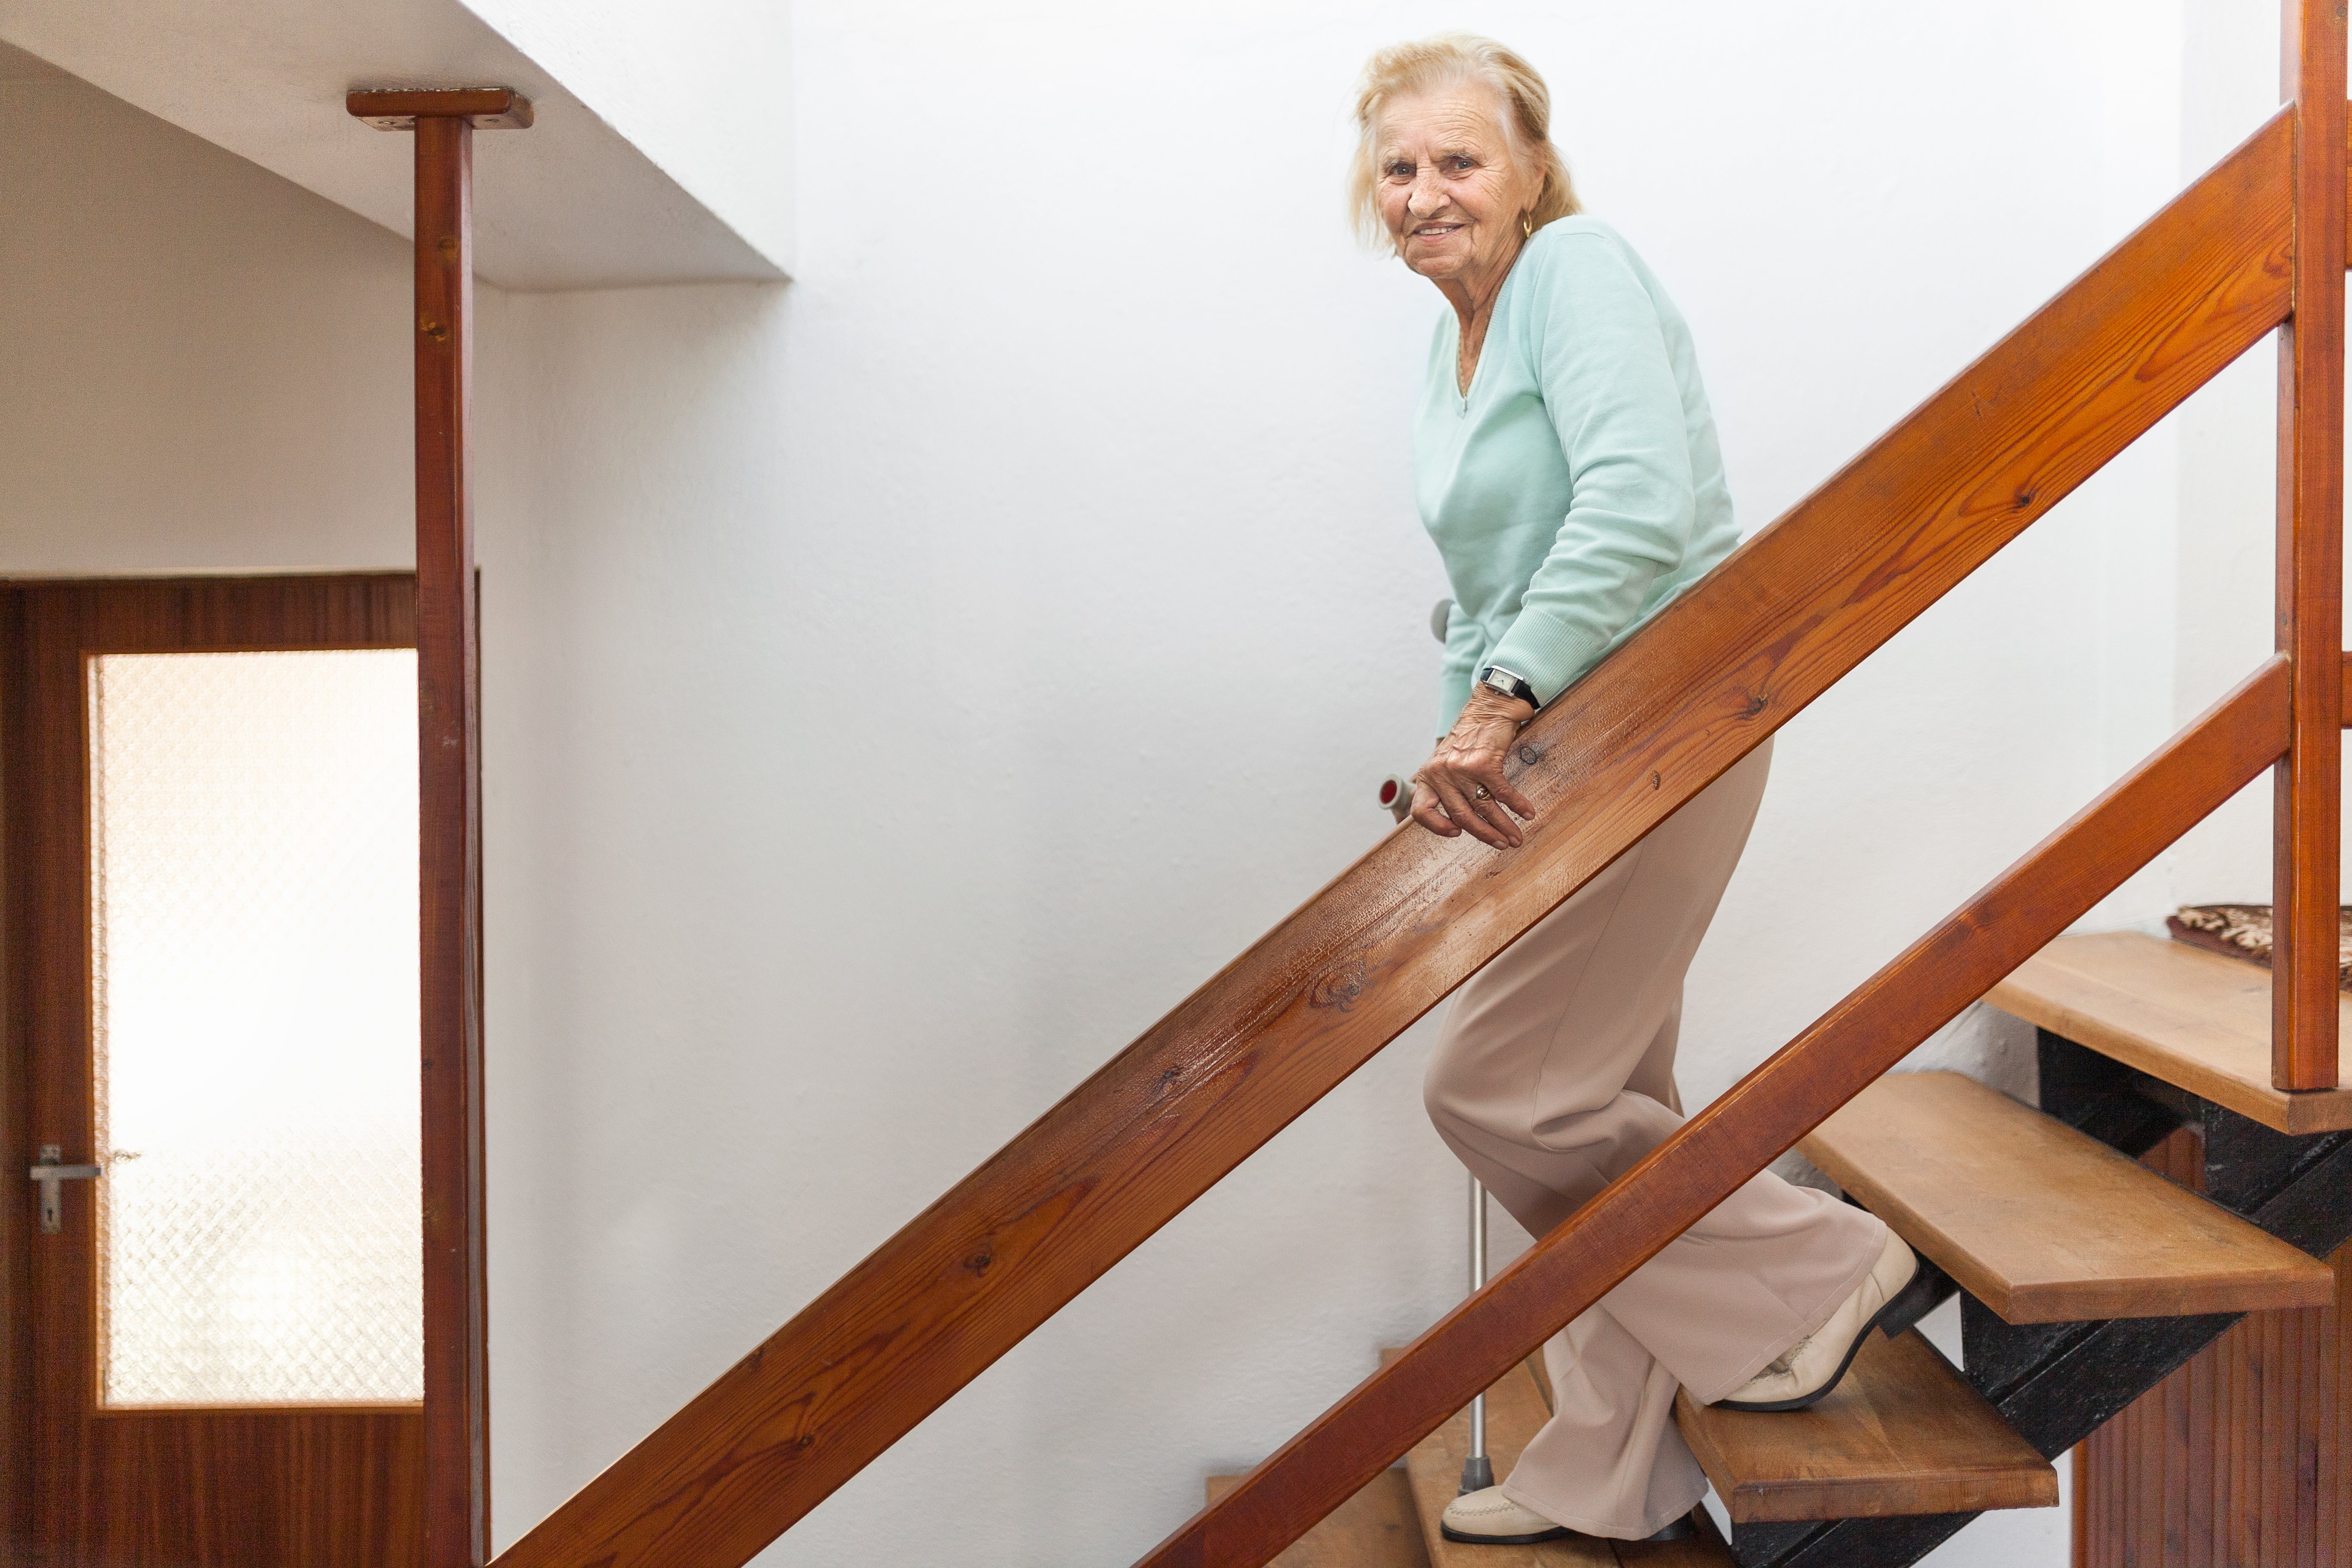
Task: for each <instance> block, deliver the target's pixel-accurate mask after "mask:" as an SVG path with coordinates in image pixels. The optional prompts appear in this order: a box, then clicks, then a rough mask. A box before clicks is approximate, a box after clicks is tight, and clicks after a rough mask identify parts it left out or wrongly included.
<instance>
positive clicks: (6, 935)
mask: <svg viewBox="0 0 2352 1568" xmlns="http://www.w3.org/2000/svg"><path fill="white" fill-rule="evenodd" d="M0 631H5V647H0V800H5V813H4V814H0V817H4V818H5V824H4V825H0V834H5V844H0V861H5V865H6V866H7V868H8V876H7V878H6V880H5V901H0V919H5V931H0V953H5V955H6V989H5V995H6V1008H7V1025H8V1027H7V1049H6V1051H5V1107H6V1115H5V1127H6V1140H5V1149H0V1163H5V1166H13V1167H15V1168H16V1169H17V1170H19V1171H21V1170H22V1168H23V1167H24V1166H25V1165H26V1164H29V1163H31V1162H32V1159H33V1155H34V1152H35V1150H36V1149H37V1147H38V1146H39V1145H40V1144H42V1143H56V1144H58V1145H60V1146H61V1147H62V1148H63V1150H64V1152H65V1155H66V1158H67V1161H68V1163H79V1162H83V1161H88V1160H89V1159H91V1158H92V1157H93V1152H94V1147H95V1139H96V1131H95V1128H94V1126H93V1125H92V1112H91V1073H92V1063H91V1056H90V1033H89V1027H90V1016H91V1012H90V1005H89V994H88V984H89V950H88V932H89V837H88V835H89V820H88V813H87V801H88V767H87V758H88V737H87V731H86V720H85V715H86V713H87V686H86V675H85V659H86V656H88V655H89V654H92V653H195V652H237V651H262V650H271V649H283V648H361V647H411V646H413V645H414V644H415V588H414V584H413V582H412V580H411V579H410V578H409V577H408V576H407V575H406V574H369V575H363V576H336V577H281V578H219V577H212V578H153V579H135V580H117V581H96V582H52V583H38V584H32V583H27V584H11V585H5V586H0ZM64 1198H65V1202H66V1227H65V1229H64V1230H63V1231H62V1232H61V1233H59V1234H58V1235H55V1236H43V1235H40V1234H38V1233H37V1230H36V1227H35V1226H34V1225H33V1223H32V1218H31V1215H32V1205H30V1204H28V1203H26V1202H23V1201H21V1193H20V1194H18V1195H17V1198H16V1200H13V1201H11V1202H9V1203H8V1204H6V1205H5V1211H4V1212H5V1224H0V1245H5V1247H6V1250H7V1258H6V1267H5V1273H0V1278H5V1280H6V1281H7V1289H8V1300H7V1308H8V1312H9V1333H8V1339H7V1343H8V1345H9V1347H10V1350H9V1355H10V1373H11V1375H10V1378H9V1383H8V1388H9V1394H10V1398H9V1404H8V1423H9V1426H8V1432H7V1441H6V1443H5V1450H6V1455H7V1463H8V1471H7V1486H8V1495H7V1507H6V1519H5V1542H0V1544H5V1550H0V1557H5V1560H6V1561H8V1562H11V1563H14V1562H26V1561H29V1562H36V1563H106V1564H109V1565H110V1568H117V1565H119V1568H256V1565H262V1564H266V1565H267V1568H377V1565H381V1568H409V1565H410V1564H413V1563H415V1561H416V1557H417V1552H418V1551H419V1548H420V1538H421V1526H422V1510H421V1487H422V1479H423V1442H422V1422H421V1417H420V1416H419V1415H418V1414H417V1413H416V1412H415V1411H414V1410H413V1409H411V1410H390V1411H387V1410H373V1411H369V1410H348V1409H343V1410H339V1409H333V1408H318V1407H313V1408H299V1409H288V1410H270V1411H235V1412H228V1411H154V1412H146V1411H142V1412H121V1411H118V1412H107V1413H102V1414H101V1413H98V1412H96V1411H94V1410H93V1407H92V1406H93V1391H94V1390H96V1389H97V1388H98V1387H99V1384H100V1377H99V1370H98V1346H97V1344H96V1342H95V1335H94V1332H93V1328H92V1326H93V1325H94V1324H95V1323H96V1322H97V1321H98V1306H97V1300H96V1288H97V1265H96V1256H95V1240H96V1238H95V1236H94V1234H93V1231H94V1226H93V1225H92V1224H91V1220H92V1214H93V1194H92V1193H91V1191H90V1188H89V1185H88V1184H73V1185H70V1186H68V1188H67V1190H66V1192H65V1194H64ZM36 1323H37V1324H39V1325H40V1333H39V1335H38V1340H37V1342H38V1345H39V1353H38V1354H37V1355H35V1354H33V1353H31V1352H32V1347H33V1345H34V1344H35V1342H36V1340H35V1335H34V1331H33V1326H34V1325H35V1324H36Z"/></svg>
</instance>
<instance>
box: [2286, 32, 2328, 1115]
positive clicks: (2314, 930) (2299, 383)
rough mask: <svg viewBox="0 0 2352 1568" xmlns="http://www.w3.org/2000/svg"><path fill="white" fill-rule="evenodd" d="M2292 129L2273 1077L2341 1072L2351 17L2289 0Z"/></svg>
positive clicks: (2293, 1081) (2296, 1078) (2316, 1077)
mask: <svg viewBox="0 0 2352 1568" xmlns="http://www.w3.org/2000/svg"><path fill="white" fill-rule="evenodd" d="M2283 12H2284V20H2283V25H2282V27H2281V38H2282V43H2283V45H2284V71H2283V75H2284V89H2285V95H2286V97H2287V98H2288V99H2289V100H2291V108H2290V110H2289V112H2290V115H2291V118H2292V121H2293V125H2294V317H2293V319H2292V320H2291V321H2288V322H2287V324H2286V326H2285V327H2284V329H2283V331H2282V333H2281V339H2280V342H2279V356H2278V365H2279V394H2278V442H2279V446H2278V454H2279V455H2278V578H2277V617H2276V623H2277V633H2278V650H2279V652H2281V653H2282V654H2284V655H2285V656H2286V657H2287V658H2289V659H2290V660H2291V661H2292V662H2293V663H2294V711H2295V726H2294V744H2293V745H2292V746H2290V747H2289V748H2288V749H2287V754H2286V756H2285V758H2284V760H2283V761H2281V763H2279V766H2278V769H2277V772H2276V774H2275V777H2274V787H2273V797H2274V805H2273V835H2272V850H2273V860H2272V874H2271V902H2272V904H2273V907H2274V908H2275V910H2276V931H2277V941H2276V943H2275V945H2274V947H2273V952H2272V968H2273V970H2274V971H2275V972H2276V974H2277V977H2278V978H2277V984H2276V986H2275V987H2274V988H2273V992H2272V1005H2273V1026H2272V1030H2271V1052H2272V1058H2271V1081H2272V1083H2273V1085H2274V1086H2275V1087H2277V1088H2279V1089H2333V1088H2334V1087H2336V1035H2337V1027H2336V1025H2337V1017H2336V973H2337V971H2336V960H2337V915H2336V910H2337V906H2338V901H2339V895H2340V890H2341V889H2340V888H2339V886H2338V882H2339V871H2338V851H2339V848H2340V845H2339V829H2340V824H2339V822H2338V820H2337V817H2338V814H2339V811H2340V809H2341V805H2342V788H2341V778H2342V771H2343V770H2342V760H2343V745H2344V733H2343V726H2342V723H2341V715H2342V712H2343V707H2344V688H2343V657H2342V656H2343V648H2344V262H2345V238H2344V225H2345V218H2346V206H2345V179H2346V161H2345V132H2346V116H2345V102H2344V88H2345V20H2344V3H2343V0H2285V4H2284V7H2283Z"/></svg>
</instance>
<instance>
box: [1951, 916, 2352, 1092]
mask: <svg viewBox="0 0 2352 1568" xmlns="http://www.w3.org/2000/svg"><path fill="white" fill-rule="evenodd" d="M1985 1000H1986V1001H1988V1002H1990V1003H1991V1004H1992V1005H1994V1006H1996V1007H1998V1008H2000V1010H2001V1011H2002V1012H2004V1013H2008V1014H2011V1015H2013V1016H2016V1017H2020V1018H2022V1019H2024V1020H2025V1021H2026V1022H2027V1023H2029V1024H2032V1025H2035V1026H2038V1027H2041V1028H2044V1029H2048V1030H2049V1031H2050V1032H2051V1033H2053V1034H2055V1035H2063V1036H2064V1037H2066V1038H2068V1039H2070V1040H2073V1041H2074V1042H2075V1043H2076V1044H2078V1045H2083V1046H2088V1047H2090V1048H2091V1049H2093V1050H2095V1051H2097V1052H2099V1053H2101V1054H2102V1055H2105V1056H2108V1057H2112V1058H2115V1059H2116V1060H2117V1061H2119V1062H2123V1063H2126V1065H2128V1066H2131V1067H2135V1068H2139V1070H2140V1071H2142V1072H2144V1073H2147V1074H2148V1075H2149V1076H2150V1077H2153V1078H2159V1079H2163V1080H2164V1081H2165V1082H2167V1083H2169V1084H2173V1085H2175V1086H2177V1087H2179V1088H2181V1089H2187V1090H2188V1091H2189V1093H2191V1094H2194V1095H2199V1096H2201V1097H2202V1098H2204V1099H2206V1100H2211V1101H2213V1102H2214V1103H2215V1104H2217V1105H2226V1106H2228V1107H2229V1108H2230V1109H2231V1110H2234V1111H2237V1112H2238V1113H2239V1114H2241V1115H2243V1116H2249V1117H2252V1119H2253V1120H2255V1121H2259V1122H2262V1123H2263V1124H2264V1125H2265V1126H2268V1127H2272V1128H2275V1129H2276V1130H2277V1131H2281V1132H2293V1133H2305V1132H2332V1131H2339V1130H2341V1129H2344V1128H2352V1090H2347V1089H2340V1088H2339V1089H2309V1090H2305V1091H2303V1092H2300V1093H2290V1092H2288V1091H2286V1090H2284V1089H2273V1088H2272V1087H2271V974H2270V971H2269V970H2267V969H2263V968H2262V967H2260V966H2258V965H2256V964H2252V963H2245V962H2243V961H2242V960H2239V959H2234V958H2225V957H2223V956H2222V955H2221V954H2220V953H2218V952H2206V951H2205V950H2203V949H2202V948H2196V947H2191V946H2189V944H2188V943H2187V942H2168V941H2167V940H2165V939H2164V938H2161V937H2153V936H2147V935H2145V934H2143V933H2141V932H2139V931H2107V932H2103V933H2101V934H2099V935H2095V936H2062V937H2060V938H2059V939H2058V940H2057V941H2056V942H2052V943H2051V944H2050V945H2049V946H2048V947H2045V948H2043V949H2042V951H2041V952H2038V953H2036V954H2034V955H2033V956H2032V958H2029V959H2027V960H2026V961H2025V963H2022V964H2021V965H2019V966H2018V968H2017V970H2016V972H2015V973H2011V975H2010V977H2009V978H2008V979H2006V980H2004V981H2002V982H2001V983H2000V984H1998V985H1996V986H1994V987H1993V988H1992V989H1991V990H1990V992H1988V993H1986V994H1985ZM2336 1011H2337V1016H2338V1017H2339V1018H2340V1019H2341V1020H2342V1021H2343V1027H2344V1030H2345V1033H2346V1035H2347V1037H2352V997H2347V996H2339V997H2338V998H2337V999H2336Z"/></svg>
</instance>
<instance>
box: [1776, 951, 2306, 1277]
mask: <svg viewBox="0 0 2352 1568" xmlns="http://www.w3.org/2000/svg"><path fill="white" fill-rule="evenodd" d="M2223 962H2225V963H2226V962H2228V961H2227V960H2224V961H2223ZM1799 1147H1800V1148H1801V1149H1802V1150H1803V1151H1804V1154H1805V1157H1806V1158H1807V1159H1809V1160H1811V1162H1812V1163H1814V1164H1816V1165H1818V1166H1820V1167H1821V1168H1822V1170H1823V1171H1825V1172H1827V1173H1829V1175H1830V1177H1831V1179H1832V1180H1833V1181H1835V1182H1836V1183H1837V1184H1839V1185H1840V1186H1842V1187H1843V1188H1844V1189H1845V1190H1846V1191H1847V1192H1849V1193H1851V1194H1853V1196H1854V1197H1855V1198H1857V1199H1858V1200H1860V1201H1861V1203H1862V1204H1863V1205H1864V1207H1866V1208H1868V1209H1869V1210H1870V1211H1871V1212H1872V1213H1873V1214H1875V1215H1878V1216H1879V1217H1880V1218H1881V1219H1884V1220H1885V1221H1886V1223H1887V1224H1889V1225H1891V1226H1894V1227H1895V1231H1896V1233H1897V1234H1899V1235H1900V1236H1901V1237H1903V1238H1904V1239H1905V1240H1906V1241H1908V1242H1909V1243H1910V1244H1911V1245H1912V1246H1913V1247H1916V1248H1917V1249H1918V1250H1919V1251H1921V1252H1923V1253H1925V1254H1927V1256H1928V1257H1929V1258H1934V1259H1935V1260H1936V1261H1937V1263H1938V1264H1940V1265H1942V1266H1943V1268H1944V1271H1945V1272H1946V1273H1948V1274H1949V1275H1950V1276H1951V1277H1952V1278H1953V1279H1957V1280H1958V1281H1959V1283H1960V1284H1961V1285H1962V1286H1964V1287H1966V1288H1967V1289H1968V1290H1969V1292H1970V1293H1971V1294H1973V1295H1974V1296H1975V1297H1976V1298H1977V1299H1978V1300H1980V1301H1982V1302H1983V1303H1984V1304H1985V1305H1986V1306H1988V1307H1990V1308H1991V1309H1992V1310H1994V1311H1995V1312H1997V1313H1999V1314H2000V1316H2001V1317H2002V1318H2003V1319H2005V1320H2007V1321H2010V1322H2012V1323H2064V1322H2084V1321H2093V1320H2096V1319H2101V1318H2178V1317H2189V1316H2192V1315H2195V1314H2197V1313H2201V1312H2253V1311H2264V1310H2273V1309H2277V1308H2287V1307H2321V1306H2326V1305H2327V1304H2328V1303H2329V1302H2331V1301H2333V1300H2335V1291H2336V1277H2335V1274H2334V1272H2333V1271H2332V1270H2331V1269H2330V1268H2328V1267H2327V1265H2326V1264H2325V1263H2322V1262H2321V1261H2320V1260H2319V1259H2317V1258H2314V1257H2312V1256H2311V1255H2310V1254H2309V1253H2306V1252H2305V1251H2304V1250H2303V1249H2302V1248H2301V1247H2294V1246H2293V1245H2291V1244H2289V1243H2287V1242H2284V1241H2281V1240H2280V1239H2278V1238H2277V1237H2273V1236H2271V1235H2268V1234H2266V1233H2265V1232H2263V1231H2262V1230H2259V1229H2257V1228H2256V1227H2254V1226H2251V1225H2248V1224H2247V1223H2246V1222H2245V1221H2244V1220H2242V1219H2240V1218H2238V1217H2237V1216H2236V1215H2232V1214H2230V1213H2229V1212H2227V1211H2226V1210H2224V1209H2222V1208H2221V1207H2219V1206H2218V1205H2213V1204H2210V1203H2208V1202H2206V1201H2205V1200H2204V1199H2203V1198H2200V1197H2199V1196H2198V1195H2197V1194H2194V1193H2192V1192H2190V1191H2189V1189H2188V1188H2186V1187H2183V1186H2180V1185H2179V1184H2175V1183H2172V1182H2168V1181H2167V1180H2165V1179H2164V1178H2163V1177H2162V1176H2160V1175H2158V1174H2157V1173H2155V1172H2154V1171H2152V1170H2150V1169H2148V1168H2147V1166H2145V1165H2143V1164H2141V1163H2138V1162H2137V1161H2136V1160H2131V1159H2127V1158H2126V1157H2125V1156H2124V1155H2122V1154H2119V1153H2117V1152H2116V1151H2114V1150H2113V1149H2110V1148H2108V1147H2107V1146H2106V1145H2105V1144H2104V1143H2101V1142H2098V1141H2097V1140H2096V1139H2094V1138H2090V1137H2086V1136H2084V1134H2083V1133H2080V1132H2077V1131H2074V1129H2073V1128H2071V1127H2068V1126H2066V1125H2065V1124H2064V1123H2063V1122H2061V1121H2055V1120H2053V1118H2051V1117H2047V1116H2044V1115H2042V1113H2041V1112H2040V1111H2038V1110H2033V1109H2032V1108H2031V1107H2030V1106H2025V1105H2021V1104H2019V1103H2018V1102H2017V1101H2016V1100H2011V1099H2010V1098H2009V1097H2008V1096H2007V1095H2005V1094H2002V1093H2000V1092H1999V1091H1998V1090H1995V1089H1987V1088H1986V1087H1985V1086H1984V1085H1983V1084H1980V1083H1979V1082H1977V1081H1976V1080H1975V1079H1970V1078H1967V1077H1964V1076H1963V1075H1961V1074H1959V1073H1953V1072H1923V1073H1891V1074H1889V1075H1888V1076H1886V1077H1885V1078H1883V1079H1879V1080H1878V1081H1877V1082H1876V1083H1874V1084H1873V1085H1871V1086H1870V1087H1869V1088H1868V1089H1864V1090H1863V1091H1862V1092H1861V1093H1860V1094H1858V1095H1856V1096H1855V1097H1854V1098H1853V1100H1850V1101H1848V1102H1847V1104H1846V1105H1845V1106H1844V1108H1843V1109H1842V1110H1839V1111H1838V1112H1837V1113H1836V1114H1834V1115H1832V1117H1831V1118H1830V1119H1829V1120H1828V1121H1824V1122H1822V1125H1821V1126H1820V1127H1818V1128H1816V1129H1814V1131H1812V1132H1811V1134H1809V1135H1808V1136H1807V1137H1806V1139H1805V1141H1804V1142H1802V1143H1801V1144H1800V1145H1799Z"/></svg>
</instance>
